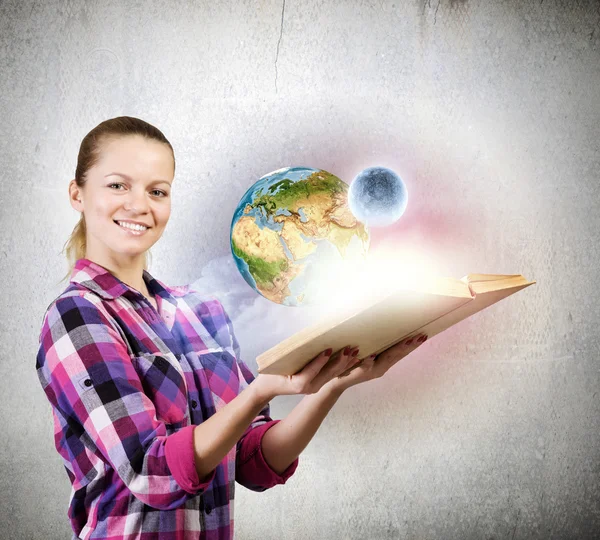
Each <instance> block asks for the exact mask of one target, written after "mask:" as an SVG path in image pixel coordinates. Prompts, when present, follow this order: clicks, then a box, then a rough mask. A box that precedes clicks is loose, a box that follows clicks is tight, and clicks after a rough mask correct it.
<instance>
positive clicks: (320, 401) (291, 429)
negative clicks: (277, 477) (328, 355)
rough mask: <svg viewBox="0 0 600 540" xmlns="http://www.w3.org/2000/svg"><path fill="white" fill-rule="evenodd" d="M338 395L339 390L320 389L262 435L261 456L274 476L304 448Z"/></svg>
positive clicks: (339, 394) (340, 393) (287, 465)
mask: <svg viewBox="0 0 600 540" xmlns="http://www.w3.org/2000/svg"><path fill="white" fill-rule="evenodd" d="M341 395H342V390H329V389H327V388H325V387H324V388H323V389H322V390H321V391H319V392H317V393H315V394H309V395H307V396H304V398H303V399H302V401H300V403H298V405H296V407H294V409H293V410H292V412H291V413H290V414H289V415H288V416H287V417H286V418H285V419H283V420H281V422H279V423H277V424H276V425H274V426H273V427H272V428H270V429H269V430H268V431H267V432H265V434H264V435H263V438H262V453H263V456H264V458H265V461H266V462H267V463H268V464H269V465H270V467H271V468H272V469H273V470H274V471H275V472H276V473H277V474H281V473H282V472H284V471H285V470H286V469H287V468H288V467H289V466H290V465H291V464H292V463H293V461H294V460H295V459H296V458H297V457H298V456H299V455H300V453H301V452H302V451H303V450H304V449H305V448H306V446H307V445H308V443H309V442H310V441H311V439H312V438H313V437H314V435H315V433H316V432H317V429H319V426H320V425H321V423H322V422H323V420H324V419H325V417H326V416H327V414H328V413H329V411H330V410H331V408H332V407H333V406H334V405H335V403H336V401H337V400H338V399H339V397H340V396H341Z"/></svg>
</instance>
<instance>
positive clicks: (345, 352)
mask: <svg viewBox="0 0 600 540" xmlns="http://www.w3.org/2000/svg"><path fill="white" fill-rule="evenodd" d="M344 354H345V355H346V356H348V354H350V347H346V348H345V349H344Z"/></svg>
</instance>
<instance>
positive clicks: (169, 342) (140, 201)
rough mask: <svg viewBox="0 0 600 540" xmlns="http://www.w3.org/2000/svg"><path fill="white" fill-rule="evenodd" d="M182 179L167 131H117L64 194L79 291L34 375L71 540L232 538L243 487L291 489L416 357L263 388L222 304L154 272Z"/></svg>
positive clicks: (133, 122)
mask: <svg viewBox="0 0 600 540" xmlns="http://www.w3.org/2000/svg"><path fill="white" fill-rule="evenodd" d="M174 174H175V157H174V153H173V148H172V147H171V144H170V143H169V141H168V140H167V139H166V138H165V136H164V135H163V134H162V132H161V131H159V130H158V129H156V128H155V127H154V126H152V125H150V124H148V123H146V122H144V121H142V120H139V119H137V118H131V117H119V118H113V119H110V120H107V121H105V122H102V123H101V124H99V125H98V126H97V127H96V128H94V129H93V130H92V131H91V132H90V133H88V134H87V135H86V137H85V138H84V139H83V141H82V143H81V147H80V150H79V156H78V161H77V169H76V172H75V179H73V180H72V181H71V183H70V184H69V198H70V203H71V205H72V206H73V208H75V209H76V210H77V211H78V212H81V218H80V220H79V222H78V223H77V225H76V226H75V228H74V230H73V233H72V235H71V238H70V239H69V241H68V242H67V244H66V251H67V256H68V258H69V261H70V270H69V272H68V273H67V276H65V279H66V278H67V277H69V275H70V281H69V285H68V286H67V288H66V289H65V290H64V291H63V292H62V293H61V294H60V295H59V296H58V298H56V299H55V300H54V301H53V302H52V303H51V304H50V306H49V307H48V309H47V310H46V313H45V315H44V319H43V324H42V329H41V332H40V338H39V339H40V348H39V352H38V355H37V363H36V369H37V373H38V376H39V379H40V382H41V385H42V388H43V390H44V392H45V394H46V396H47V398H48V401H49V402H50V404H51V406H52V415H53V419H54V432H55V445H56V449H57V451H58V452H59V454H60V456H61V457H62V460H63V464H64V467H65V469H66V472H67V475H68V476H69V480H70V481H71V484H72V491H71V497H70V501H69V508H68V517H69V519H70V523H71V527H72V529H73V532H74V536H73V537H74V538H83V539H88V538H94V539H99V538H111V539H113V540H115V539H119V538H123V539H125V538H127V539H133V538H148V539H150V538H152V539H169V540H172V539H188V538H190V539H191V538H194V539H197V538H201V539H211V540H217V539H230V538H232V537H233V524H234V520H233V508H232V505H233V498H234V487H235V481H237V482H238V483H239V484H241V485H243V486H245V487H247V488H248V489H251V490H253V491H264V490H266V489H269V488H270V487H273V486H275V485H277V484H284V483H285V482H286V480H287V479H288V478H289V477H290V476H291V475H292V474H293V473H294V471H295V470H296V467H297V466H298V456H299V455H300V453H301V452H302V450H303V449H304V448H305V447H306V446H307V444H308V443H309V442H310V440H311V439H312V437H313V436H314V434H315V432H316V431H317V429H318V427H319V426H320V425H321V423H322V421H323V419H324V418H325V416H326V415H327V413H328V412H329V411H330V409H331V408H332V406H333V405H334V404H335V402H336V401H337V399H338V398H339V396H340V395H341V394H342V392H344V391H345V390H346V389H347V388H350V387H351V386H353V385H355V384H358V383H360V382H364V381H368V380H371V379H374V378H377V377H380V376H381V375H383V374H384V373H385V372H386V371H387V370H388V369H389V368H390V367H391V366H392V365H393V364H394V363H395V362H397V361H398V360H399V359H400V358H403V357H404V356H406V355H407V354H408V353H410V352H411V351H412V350H414V349H415V348H417V347H418V346H419V345H420V343H421V342H420V341H417V342H414V343H400V344H398V345H396V346H394V347H392V348H390V349H388V350H387V351H385V352H384V353H381V354H380V355H379V356H378V357H377V361H376V362H375V358H374V357H369V358H365V359H358V356H357V354H358V350H351V349H350V348H348V347H346V348H345V349H344V350H343V351H341V352H340V353H338V354H335V355H333V356H331V352H332V351H331V349H328V350H327V351H323V352H322V353H321V354H320V355H319V356H317V357H316V358H315V359H313V360H312V361H311V362H310V363H309V364H308V365H307V366H306V367H305V368H304V369H303V370H302V371H301V372H300V373H298V374H297V375H293V376H281V375H264V374H259V375H258V376H257V377H254V376H253V374H252V372H251V371H250V369H249V368H248V367H247V365H246V364H245V363H244V362H243V360H242V359H241V358H240V354H239V346H238V342H237V340H236V338H235V335H234V332H233V328H232V324H231V321H230V319H229V317H228V316H227V314H226V313H225V311H224V309H223V306H222V305H221V304H220V303H219V301H218V300H217V299H216V298H214V297H212V296H203V297H202V296H201V295H200V294H199V293H198V292H197V291H194V290H191V289H190V288H189V286H182V287H169V286H167V285H165V284H164V283H162V282H161V281H159V280H157V279H155V278H154V277H153V276H152V275H150V273H149V272H148V271H147V267H148V260H147V256H148V254H149V249H150V248H151V247H152V246H153V245H154V244H155V243H156V242H157V241H158V240H159V239H160V237H161V235H162V233H163V231H164V229H165V226H166V225H167V222H168V221H169V216H170V213H171V190H172V184H173V178H174ZM421 337H422V338H424V339H426V336H421ZM424 339H422V341H424ZM352 366H358V367H356V369H353V371H352V372H351V373H350V374H348V375H346V376H344V377H338V376H339V375H340V374H341V373H342V372H344V371H345V370H346V369H347V368H349V367H352ZM289 394H307V395H306V396H305V397H304V398H303V400H302V401H301V402H300V403H299V404H298V406H297V407H296V408H295V409H294V410H293V411H292V412H291V414H290V415H289V416H288V417H287V418H286V419H284V420H272V419H271V417H270V416H269V414H270V408H269V402H270V400H271V399H273V398H274V397H275V396H279V395H289Z"/></svg>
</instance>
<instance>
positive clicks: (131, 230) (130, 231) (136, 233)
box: [113, 219, 151, 236]
mask: <svg viewBox="0 0 600 540" xmlns="http://www.w3.org/2000/svg"><path fill="white" fill-rule="evenodd" d="M113 223H114V224H115V225H116V226H117V227H119V229H122V230H124V231H126V232H128V233H130V234H133V235H134V236H140V235H142V234H144V233H146V232H147V231H148V230H149V229H151V227H147V228H145V229H143V230H136V229H131V228H129V227H123V226H122V225H119V223H118V222H117V221H115V220H114V219H113Z"/></svg>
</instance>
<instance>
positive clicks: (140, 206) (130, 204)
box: [127, 190, 148, 214]
mask: <svg viewBox="0 0 600 540" xmlns="http://www.w3.org/2000/svg"><path fill="white" fill-rule="evenodd" d="M127 208H128V209H129V210H135V211H136V212H139V213H140V214H145V213H146V212H147V211H148V200H147V199H146V195H145V193H141V194H140V193H137V192H136V191H134V190H131V193H130V195H129V199H128V201H127Z"/></svg>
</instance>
